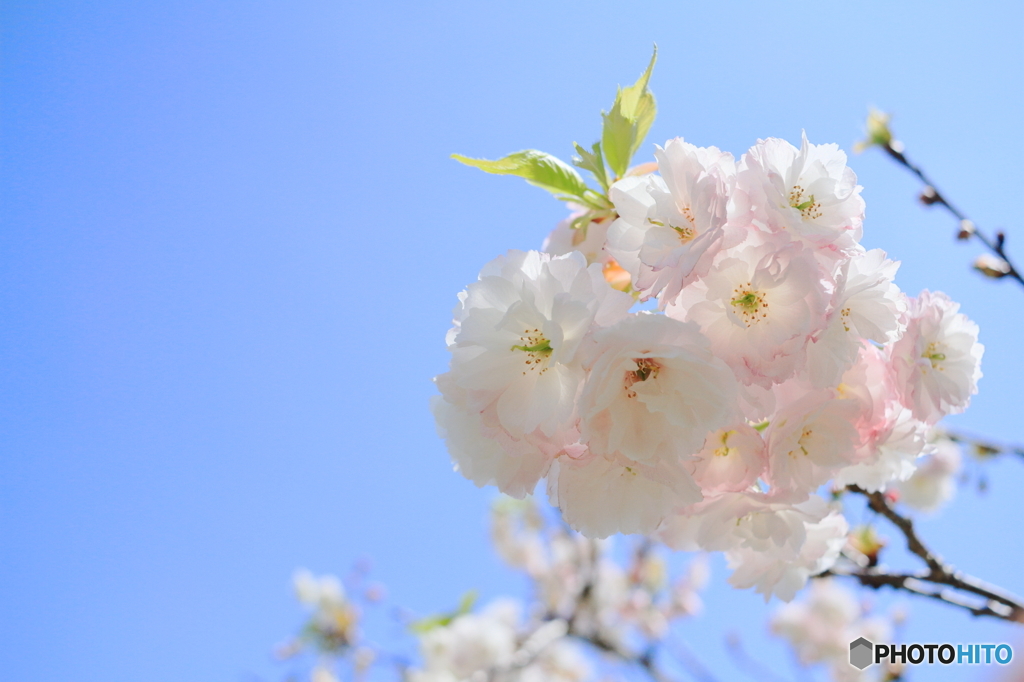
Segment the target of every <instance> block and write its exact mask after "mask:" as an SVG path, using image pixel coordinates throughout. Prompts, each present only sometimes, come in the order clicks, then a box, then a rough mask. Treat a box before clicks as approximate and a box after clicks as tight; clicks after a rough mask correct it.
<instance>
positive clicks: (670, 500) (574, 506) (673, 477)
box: [548, 453, 701, 538]
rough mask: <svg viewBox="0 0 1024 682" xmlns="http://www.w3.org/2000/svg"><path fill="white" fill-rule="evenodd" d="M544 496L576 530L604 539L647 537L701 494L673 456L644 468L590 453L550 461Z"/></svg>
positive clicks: (633, 462) (617, 457)
mask: <svg viewBox="0 0 1024 682" xmlns="http://www.w3.org/2000/svg"><path fill="white" fill-rule="evenodd" d="M548 497H549V499H550V500H551V502H552V504H555V505H557V506H558V507H559V509H561V511H562V516H563V518H565V520H566V522H567V523H568V524H569V525H570V526H572V527H573V528H574V529H575V530H578V531H579V532H581V533H583V534H584V535H586V536H587V537H592V538H606V537H608V536H609V535H614V534H615V533H626V534H628V533H651V532H653V531H654V529H655V528H657V527H658V524H660V523H661V521H662V520H663V519H664V518H665V517H666V516H667V515H668V514H669V513H670V512H671V511H672V509H673V508H674V507H675V506H676V505H679V504H692V503H694V502H698V501H700V499H701V492H700V487H699V486H698V485H697V484H696V483H695V482H694V480H693V477H692V476H691V475H690V472H689V471H687V470H686V468H685V467H684V466H683V464H682V462H681V461H679V458H678V457H675V458H667V459H662V460H657V461H654V462H650V463H649V462H635V461H633V460H630V459H628V458H626V457H624V456H622V455H616V456H612V457H606V456H602V455H596V454H593V453H590V454H589V455H588V456H586V457H582V458H578V459H573V458H571V457H568V456H563V457H559V458H558V459H557V460H556V461H555V462H554V464H553V466H552V469H551V472H550V474H549V476H548Z"/></svg>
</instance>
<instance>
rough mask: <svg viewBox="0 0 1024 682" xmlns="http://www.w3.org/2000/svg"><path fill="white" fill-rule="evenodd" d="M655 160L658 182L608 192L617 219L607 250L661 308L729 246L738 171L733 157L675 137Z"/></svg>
mask: <svg viewBox="0 0 1024 682" xmlns="http://www.w3.org/2000/svg"><path fill="white" fill-rule="evenodd" d="M655 157H656V158H657V160H658V169H659V170H660V172H661V176H660V177H659V176H656V175H649V176H646V177H644V178H627V179H626V180H624V181H620V182H618V183H616V184H615V185H614V186H613V187H612V189H611V192H610V198H611V200H612V202H613V203H614V204H615V206H616V208H618V212H619V215H620V217H619V219H618V220H616V221H615V223H613V224H612V226H611V227H610V228H609V230H608V244H607V247H606V248H607V250H608V252H609V253H611V254H612V256H614V257H615V259H616V260H617V261H618V262H619V264H620V265H621V266H622V267H623V268H625V269H626V270H628V271H629V273H630V275H631V276H632V279H633V286H634V287H635V288H636V289H637V290H638V291H639V292H640V294H641V296H642V297H644V298H648V297H651V296H658V297H659V300H660V301H661V302H662V305H663V306H664V304H665V303H666V302H667V301H670V300H671V299H673V298H674V297H675V296H676V295H677V294H678V293H679V291H680V289H681V288H682V287H683V286H685V285H686V284H688V283H689V282H691V281H693V280H694V279H696V278H698V277H701V276H703V275H704V274H705V273H706V272H707V270H708V269H709V268H710V267H711V261H712V258H713V257H714V255H715V254H716V253H717V252H718V251H719V250H720V249H721V248H722V247H723V246H725V245H726V244H725V243H724V242H725V241H726V232H725V230H724V229H723V227H724V225H725V222H726V217H727V214H726V206H727V204H728V201H729V194H730V189H731V186H732V184H733V182H734V181H735V175H736V169H735V164H734V162H733V159H732V155H731V154H728V153H724V152H722V151H720V150H718V149H717V148H715V147H708V148H703V147H695V146H694V145H692V144H690V143H688V142H684V141H683V140H682V139H680V138H677V139H674V140H669V141H668V142H667V143H666V144H665V147H664V148H661V147H659V148H658V150H657V151H656V152H655ZM730 241H737V240H736V239H731V240H730Z"/></svg>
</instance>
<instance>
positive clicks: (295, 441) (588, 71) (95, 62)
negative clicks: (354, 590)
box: [0, 0, 1024, 682]
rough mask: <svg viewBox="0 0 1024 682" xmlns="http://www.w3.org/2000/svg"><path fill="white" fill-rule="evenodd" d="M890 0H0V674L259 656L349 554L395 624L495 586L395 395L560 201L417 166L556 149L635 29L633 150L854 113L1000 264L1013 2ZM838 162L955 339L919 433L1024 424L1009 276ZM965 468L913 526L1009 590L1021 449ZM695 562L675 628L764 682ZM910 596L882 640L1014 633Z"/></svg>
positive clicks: (150, 670)
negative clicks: (646, 90)
mask: <svg viewBox="0 0 1024 682" xmlns="http://www.w3.org/2000/svg"><path fill="white" fill-rule="evenodd" d="M898 5H899V6H898V7H893V6H891V5H890V4H889V3H883V2H863V3H857V4H856V5H853V4H851V3H843V4H840V3H821V2H814V3H812V2H791V3H786V4H785V5H783V4H781V3H779V4H757V3H739V2H722V3H718V4H716V5H714V6H712V5H711V4H710V3H694V2H688V3H683V2H647V3H626V2H603V3H583V2H544V3H540V2H525V3H524V2H488V3H475V2H445V3H436V4H434V5H433V6H427V5H425V4H421V3H411V2H410V3H398V2H373V3H359V4H356V3H340V2H307V1H297V0H293V1H291V2H255V1H254V2H188V1H184V2H173V3H157V2H141V3H139V2H99V1H93V2H48V3H31V2H15V1H13V0H12V1H9V2H5V3H4V4H3V6H2V8H0V50H2V76H0V98H2V110H0V116H2V118H0V124H2V138H0V164H2V165H0V172H2V177H0V181H2V190H0V192H2V194H0V221H2V222H0V643H2V644H0V678H3V679H5V680H43V681H49V680H75V681H92V680H96V681H99V680H103V681H104V682H113V681H118V680H139V679H146V680H151V681H153V682H156V681H161V680H184V679H190V680H247V679H252V678H253V677H254V676H256V677H259V678H261V679H266V680H275V679H279V678H280V677H281V676H282V675H283V674H284V672H285V671H284V668H283V667H282V666H281V665H280V664H278V663H276V662H274V660H273V659H272V657H271V655H270V650H271V647H272V645H274V644H275V643H276V642H279V641H280V640H282V639H283V638H284V637H285V636H286V635H287V634H289V633H290V632H291V631H292V630H293V629H294V628H295V627H296V626H297V625H298V624H299V623H300V620H301V612H300V610H299V609H298V607H297V606H296V605H295V603H294V601H293V599H292V597H291V594H290V590H289V577H290V575H291V572H292V570H293V569H294V568H295V567H297V566H308V567H309V568H311V569H313V570H314V571H318V572H326V571H334V572H339V573H343V572H345V571H346V570H347V569H348V568H349V567H350V566H351V565H352V564H353V562H355V561H356V560H357V559H358V558H359V557H361V556H369V557H371V558H372V559H373V560H374V576H375V577H376V578H378V579H380V580H382V581H383V582H384V583H385V584H387V585H388V587H389V589H390V599H391V601H393V602H394V603H398V604H402V605H405V606H408V607H410V608H412V609H413V610H416V611H418V612H421V613H425V612H431V611H436V610H439V609H443V608H447V607H449V606H451V605H453V604H454V603H455V602H456V600H457V599H458V596H459V595H460V594H462V592H463V591H464V590H465V589H466V588H469V587H476V588H479V589H480V590H481V592H482V594H483V596H484V598H487V597H490V596H493V595H496V594H499V593H501V592H513V593H522V591H523V583H522V582H521V581H520V579H519V578H518V577H517V576H515V575H514V574H511V573H509V572H508V571H505V570H504V569H502V568H501V567H500V566H499V563H498V561H497V559H495V558H494V556H493V555H492V553H491V551H490V549H489V544H488V540H487V537H486V524H485V514H486V510H487V508H488V505H489V503H490V501H491V499H492V498H493V491H491V490H478V489H476V488H475V487H474V486H473V485H472V484H470V483H469V482H467V481H465V480H463V479H462V478H461V477H459V476H458V475H456V474H453V473H452V471H451V466H450V464H449V462H448V458H447V455H446V453H445V450H444V447H443V444H442V443H441V442H440V441H439V440H438V439H437V437H436V435H435V433H434V427H433V423H432V419H431V417H430V415H429V412H428V409H427V403H428V399H429V396H430V395H431V394H432V393H433V387H432V385H431V383H430V377H431V376H433V375H435V374H437V373H439V372H441V371H444V369H445V367H446V364H447V353H446V351H445V349H444V343H443V338H444V333H445V331H446V329H447V327H448V326H449V320H450V310H451V308H452V306H453V304H454V302H455V295H456V293H457V292H458V291H459V290H460V289H461V288H462V287H463V286H464V285H465V284H466V283H467V282H469V281H471V280H472V279H473V278H475V276H476V272H477V271H478V269H479V267H480V266H481V265H482V264H483V263H484V262H486V261H487V260H489V259H491V258H493V257H494V256H495V255H497V254H499V253H502V252H503V251H505V250H506V249H508V248H523V249H526V248H536V247H538V246H539V245H540V243H541V240H542V238H543V237H544V235H545V234H546V233H547V231H548V230H549V229H550V228H551V227H552V226H553V225H554V223H555V222H556V221H558V220H559V219H561V218H562V217H563V215H564V208H563V206H561V205H560V204H559V203H558V202H556V201H554V200H552V199H550V198H549V197H548V196H546V195H545V193H543V192H542V191H540V190H537V189H535V188H531V187H528V186H526V185H525V184H524V183H522V182H520V181H518V180H515V179H509V178H496V177H493V176H487V175H484V174H483V173H480V172H478V171H474V170H472V169H468V168H465V167H462V166H460V165H459V164H457V163H455V162H454V161H451V160H450V159H449V158H448V155H449V154H450V153H452V152H461V153H465V154H469V155H472V156H486V157H492V158H493V157H496V156H500V155H502V154H505V153H507V152H511V151H514V150H517V149H521V148H526V147H535V148H539V149H543V150H546V151H550V152H552V153H555V154H558V155H561V156H563V157H568V155H569V154H570V152H571V143H572V142H573V141H574V140H577V141H579V142H581V143H585V144H589V143H590V142H592V141H593V140H595V139H597V136H598V135H599V129H600V118H599V115H598V114H599V111H600V109H602V108H607V107H608V106H609V105H610V104H611V101H612V98H613V96H614V88H615V86H616V84H619V83H622V84H626V83H630V82H632V81H633V80H634V79H635V78H636V76H637V75H638V74H639V73H640V71H641V70H642V68H643V66H644V65H645V64H646V63H647V60H648V58H649V56H650V49H651V44H652V42H657V43H658V45H659V47H660V60H659V63H658V66H657V69H656V72H655V75H654V78H653V80H652V88H653V90H654V92H655V94H656V96H657V98H658V104H659V117H658V120H657V121H656V122H655V124H654V127H653V129H652V131H651V135H650V137H649V139H648V143H647V144H646V145H645V147H644V151H643V152H642V153H641V156H642V157H643V156H647V157H649V156H650V152H651V151H652V149H653V146H652V145H653V143H655V142H662V141H664V140H665V139H667V138H669V137H674V136H676V135H683V136H685V137H686V138H687V139H688V140H690V141H692V142H694V143H696V144H699V145H710V144H714V145H717V146H719V147H722V148H723V149H727V150H730V151H732V152H734V153H735V154H737V155H738V154H740V153H742V152H743V151H744V150H745V149H746V148H747V147H748V146H749V145H751V144H752V143H753V142H754V141H755V140H756V139H757V138H758V137H767V136H782V137H786V138H788V139H790V140H797V139H798V138H799V135H800V131H801V129H806V131H807V134H808V135H809V137H810V138H811V140H812V141H814V142H829V141H836V142H839V143H840V144H841V145H842V146H844V147H846V148H849V147H850V146H851V144H852V143H853V142H854V141H855V140H856V139H857V138H858V137H859V136H860V131H861V124H862V121H863V118H864V115H865V114H866V111H867V106H868V105H869V104H875V105H877V106H879V107H882V108H884V109H887V110H890V111H893V112H894V113H895V114H896V119H895V127H896V130H897V133H898V134H899V136H900V137H901V138H902V139H903V140H904V141H905V142H906V144H907V145H908V149H909V153H910V155H911V156H912V158H914V159H916V160H917V161H919V162H920V163H921V164H922V165H924V166H925V167H926V168H927V169H928V170H929V171H930V172H932V173H933V174H934V176H935V177H936V178H938V179H939V181H940V185H941V188H942V189H943V190H944V191H946V192H947V193H948V194H949V196H950V197H951V198H953V199H954V200H955V201H956V202H958V203H959V204H961V205H962V206H963V207H964V209H965V210H966V211H967V212H968V213H969V214H970V215H971V216H972V217H973V218H974V219H975V220H976V221H977V222H978V224H979V225H981V226H983V227H986V228H989V229H992V228H996V227H1005V228H1006V229H1007V230H1008V232H1009V235H1010V236H1009V242H1008V243H1009V248H1010V251H1011V252H1013V253H1016V254H1018V257H1019V258H1020V259H1022V260H1024V222H1022V221H1021V217H1020V216H1021V187H1022V186H1024V172H1022V164H1021V159H1022V158H1024V144H1022V142H1024V130H1022V127H1021V121H1022V120H1024V87H1022V85H1024V83H1022V74H1024V50H1022V35H1024V8H1022V6H1021V4H1020V3H1012V2H1006V3H999V2H971V3H963V2H904V3H898ZM851 164H852V166H853V168H854V169H855V170H856V172H857V173H858V175H859V178H860V181H861V183H862V184H863V185H864V187H865V189H864V198H865V199H866V200H867V205H868V221H867V223H866V230H865V237H864V243H865V244H866V245H867V246H868V247H881V248H884V249H886V250H887V251H888V252H889V253H890V254H891V256H892V257H894V258H897V259H900V260H902V261H903V267H902V269H901V270H900V274H899V278H898V282H899V284H900V285H901V286H902V287H903V288H904V289H905V290H906V291H908V292H910V293H916V292H917V291H919V290H920V289H922V288H926V287H927V288H932V289H941V290H943V291H946V292H948V293H949V294H950V295H951V296H952V297H953V298H954V299H956V300H958V301H960V302H961V303H962V304H963V310H964V312H966V313H967V314H968V315H970V316H971V317H972V318H973V319H974V320H976V321H977V322H978V323H979V324H980V326H981V329H982V332H981V333H982V341H983V342H984V343H985V345H986V348H987V351H986V356H985V363H984V368H985V372H986V376H985V378H984V379H983V381H982V383H981V393H980V395H978V396H977V398H976V399H975V401H974V404H973V405H972V407H971V409H970V410H969V411H968V413H967V414H965V415H962V416H960V417H957V418H955V419H953V420H950V421H951V422H952V423H953V424H954V425H956V426H958V427H960V428H964V429H969V430H972V431H975V432H978V433H982V434H987V435H989V436H991V437H993V438H998V439H1001V440H1005V441H1024V420H1022V419H1021V407H1022V400H1021V398H1020V388H1019V387H1020V383H1021V380H1022V378H1024V353H1022V352H1021V350H1022V346H1021V333H1022V330H1024V324H1022V319H1024V318H1022V311H1024V291H1022V290H1021V289H1020V288H1019V287H1016V285H1014V284H1012V283H1010V282H992V281H987V280H983V279H982V278H981V277H979V276H977V275H976V274H974V273H972V272H971V271H970V270H969V267H968V265H969V263H970V261H971V260H972V259H973V257H974V256H975V255H976V254H977V253H978V252H979V247H978V245H976V244H974V243H971V244H963V243H956V242H954V241H953V239H952V236H953V232H954V225H953V223H952V222H951V220H950V219H949V218H948V217H947V216H946V215H944V214H942V213H940V212H939V211H935V210H932V211H929V210H925V209H923V208H922V207H920V206H919V205H918V204H916V203H915V200H914V197H915V195H916V192H917V189H918V187H917V184H916V183H915V181H914V180H913V179H912V178H911V177H909V176H908V175H907V174H905V173H904V172H903V171H901V170H900V169H899V168H897V167H895V166H894V165H893V164H892V163H891V162H889V161H888V160H887V159H885V158H884V157H883V156H882V155H881V154H880V153H878V152H877V151H875V152H873V153H866V154H864V155H862V156H859V157H854V158H853V159H852V160H851ZM988 471H989V476H990V478H991V479H992V489H991V491H990V493H989V494H988V495H987V496H985V497H979V496H978V495H976V494H975V493H974V492H972V491H970V490H964V491H962V492H961V494H960V496H959V497H958V499H957V501H956V502H955V503H954V505H953V506H952V507H950V508H949V509H948V510H947V511H946V512H945V513H944V515H942V516H940V517H939V518H937V519H935V520H932V521H926V522H925V523H924V524H923V532H924V534H925V535H926V537H928V538H929V539H930V540H932V541H933V543H934V545H935V546H936V547H938V548H940V551H941V552H943V553H944V554H945V555H946V557H947V558H948V559H950V560H951V561H953V562H955V563H956V564H957V565H958V566H959V567H960V568H962V569H964V570H967V571H970V572H973V573H976V574H978V575H981V576H983V577H985V578H987V579H989V580H991V581H993V582H996V583H998V584H1001V585H1003V586H1005V587H1006V588H1009V589H1012V590H1015V591H1016V592H1017V593H1022V592H1024V571H1022V570H1021V562H1022V560H1024V550H1022V549H1021V531H1020V527H1021V526H1020V519H1021V511H1022V504H1021V501H1020V499H1021V495H1020V490H1021V489H1022V487H1024V462H1021V461H998V462H995V463H993V464H991V466H990V467H988ZM908 565H909V564H908ZM715 566H716V578H715V582H714V586H713V587H712V588H711V589H710V590H709V592H708V594H707V603H708V614H707V615H706V616H704V617H703V619H702V620H698V621H692V622H689V623H686V624H684V626H683V627H682V628H681V630H680V634H681V636H682V637H684V638H686V639H687V640H688V641H689V642H690V644H691V645H692V646H694V648H696V649H698V650H699V651H700V653H701V656H702V657H704V659H705V661H706V662H707V663H708V665H709V666H710V667H711V668H712V669H713V670H715V671H716V672H717V673H718V674H719V675H720V676H721V677H722V678H723V679H739V678H740V677H741V676H740V673H739V672H738V671H737V670H736V668H735V667H734V666H733V664H732V663H731V662H730V661H729V660H728V657H727V655H726V653H725V648H724V644H723V642H724V637H725V635H726V633H728V632H733V631H735V632H738V633H740V635H741V636H742V638H743V641H744V643H745V645H746V646H747V648H748V649H750V650H752V651H757V652H759V655H761V656H763V657H764V658H765V660H766V661H768V662H769V664H770V665H772V666H773V667H775V669H776V670H778V671H779V672H781V673H782V674H783V675H785V676H786V677H787V678H794V677H796V674H795V673H794V672H793V671H792V668H791V666H790V663H789V660H788V655H787V653H786V651H785V649H784V647H783V646H782V645H781V644H780V643H779V642H777V641H774V640H771V639H770V638H768V637H767V635H766V634H765V631H764V627H765V626H764V620H765V614H766V613H767V612H768V610H767V609H766V608H765V607H764V606H763V604H762V602H761V600H760V599H759V598H758V597H757V596H756V595H754V594H752V593H748V592H737V591H734V590H731V589H730V588H728V587H727V586H725V585H724V579H723V571H722V570H721V561H719V560H716V561H715ZM883 602H885V603H888V600H885V599H883ZM911 606H912V611H911V616H910V621H909V623H908V625H907V628H906V632H905V636H906V638H907V639H908V640H918V641H954V642H955V641H972V642H985V641H1011V642H1014V643H1017V644H1019V645H1022V646H1019V648H1018V652H1019V653H1018V656H1024V642H1022V641H1021V637H1020V634H1021V633H1020V630H1017V629H1014V628H1012V627H1010V626H1004V625H1001V624H998V623H989V622H980V621H972V620H971V619H970V618H969V617H968V616H966V615H964V614H961V613H959V612H956V611H953V610H952V609H949V608H945V607H943V606H941V605H934V606H933V605H931V604H925V603H922V602H921V601H914V602H912V603H911ZM377 635H378V637H379V638H381V639H383V640H387V639H388V638H389V637H392V636H393V635H394V628H393V627H392V628H391V629H388V627H386V626H380V628H379V631H378V632H377ZM983 672H984V671H982V670H980V669H965V668H960V669H957V668H948V669H942V670H937V671H933V672H930V673H927V674H920V675H918V676H917V677H915V678H914V679H918V680H922V679H925V678H926V677H927V679H935V680H940V679H941V680H955V679H978V678H979V677H983V676H984V675H983V674H982V673H983Z"/></svg>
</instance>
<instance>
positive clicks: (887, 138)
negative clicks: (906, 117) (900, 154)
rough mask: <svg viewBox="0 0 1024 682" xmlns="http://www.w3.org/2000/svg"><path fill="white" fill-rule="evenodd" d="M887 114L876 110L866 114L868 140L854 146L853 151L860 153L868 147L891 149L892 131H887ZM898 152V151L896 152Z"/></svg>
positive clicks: (888, 117) (888, 116)
mask: <svg viewBox="0 0 1024 682" xmlns="http://www.w3.org/2000/svg"><path fill="white" fill-rule="evenodd" d="M890 118H892V117H891V116H890V115H889V114H887V113H885V112H884V111H879V110H878V109H871V111H870V112H868V120H867V125H866V128H867V134H868V138H867V139H866V140H864V141H862V142H858V143H857V144H855V145H854V147H853V148H854V151H857V152H862V151H864V150H865V149H867V148H869V147H875V146H878V147H892V146H893V139H892V130H890V129H889V119H890ZM897 151H898V150H897Z"/></svg>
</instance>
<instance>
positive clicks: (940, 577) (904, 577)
mask: <svg viewBox="0 0 1024 682" xmlns="http://www.w3.org/2000/svg"><path fill="white" fill-rule="evenodd" d="M846 490H848V491H849V492H852V493H856V494H858V495H863V496H864V497H865V498H867V502H868V507H870V508H871V510H872V511H875V512H877V513H879V514H881V515H882V516H884V517H885V518H886V519H888V520H889V521H890V522H891V523H892V524H893V525H894V526H896V528H898V529H899V531H900V532H901V533H902V534H903V537H904V538H905V539H906V541H907V549H908V550H909V551H910V552H911V553H912V554H914V555H915V556H917V557H918V558H920V559H921V561H923V562H924V564H925V566H927V567H928V570H927V571H926V572H923V573H916V574H915V573H890V572H889V571H887V570H886V569H885V568H882V567H857V568H855V569H850V570H844V569H840V568H833V569H832V570H829V571H826V572H824V573H822V574H819V576H816V577H824V576H825V575H840V576H846V577H850V578H854V579H856V580H857V581H859V582H860V584H861V585H864V586H866V587H872V588H874V589H878V588H880V587H892V588H893V589H897V590H903V591H905V592H910V593H912V594H918V595H921V596H925V597H929V598H931V599H936V600H938V601H942V602H945V603H947V604H951V605H953V606H956V607H959V608H963V609H966V610H967V611H969V612H970V613H972V614H973V615H975V616H992V617H994V618H999V619H1002V620H1007V621H1010V622H1016V623H1024V603H1022V602H1021V601H1020V599H1018V598H1017V597H1015V596H1013V595H1010V594H1008V593H1006V592H1004V591H1003V590H1001V589H1000V588H998V587H995V586H993V585H989V584H988V583H985V582H984V581H982V580H979V579H978V578H975V577H973V576H970V575H967V574H966V573H963V572H961V571H958V570H956V569H955V568H953V567H952V566H950V565H949V564H947V563H946V562H945V561H943V560H942V558H941V557H940V556H939V555H938V554H936V553H935V552H933V551H931V550H930V549H928V547H927V546H926V545H925V544H924V542H923V541H922V540H921V538H920V537H919V536H918V534H917V531H916V530H915V528H914V522H913V521H911V520H910V519H908V518H907V517H905V516H902V515H901V514H900V513H899V512H897V511H896V509H894V508H893V506H892V504H890V502H889V500H888V499H887V498H886V497H885V495H884V494H882V493H880V492H873V493H872V492H868V491H866V490H864V489H863V488H861V487H859V486H856V485H851V486H847V487H846ZM949 588H951V589H949ZM953 590H958V591H959V593H958V592H955V591H953ZM960 593H967V594H968V595H973V596H974V597H977V598H980V600H979V601H977V602H975V601H972V600H970V599H969V598H967V597H965V596H964V595H963V594H960Z"/></svg>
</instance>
